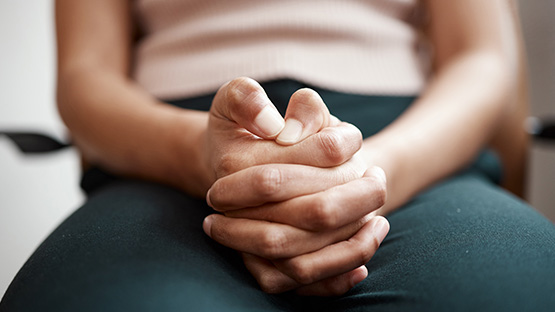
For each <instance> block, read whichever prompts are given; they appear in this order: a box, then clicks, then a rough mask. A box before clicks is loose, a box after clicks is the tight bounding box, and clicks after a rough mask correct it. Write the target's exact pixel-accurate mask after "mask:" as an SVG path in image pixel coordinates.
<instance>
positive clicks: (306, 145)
mask: <svg viewBox="0 0 555 312" xmlns="http://www.w3.org/2000/svg"><path fill="white" fill-rule="evenodd" d="M312 92H313V91H312ZM306 93H310V91H308V90H304V91H303V90H301V91H299V92H297V93H295V94H294V95H293V96H292V98H291V101H290V105H293V106H297V107H298V108H297V109H296V110H298V111H299V112H300V111H302V112H303V113H302V114H299V115H300V116H310V118H306V117H305V118H304V119H303V118H298V119H297V120H298V123H297V124H296V125H295V126H294V127H293V128H294V129H293V130H291V126H289V125H288V126H286V128H285V129H284V120H283V118H282V117H281V115H280V114H279V113H278V111H277V110H276V109H275V107H274V105H273V104H272V103H271V102H270V100H269V99H268V97H267V95H266V93H265V92H264V90H263V89H262V87H261V86H260V85H259V84H258V83H257V82H256V81H254V80H252V79H249V78H237V79H234V80H232V81H230V82H229V83H227V84H225V85H224V86H222V87H221V88H220V90H218V92H217V93H216V96H215V97H214V100H213V102H212V107H211V109H210V113H209V124H208V128H207V130H206V132H205V135H204V136H203V137H204V139H203V140H202V142H200V145H201V147H200V150H201V152H200V154H199V156H198V157H199V163H201V164H202V166H203V168H204V170H203V171H204V172H205V174H204V178H205V179H206V180H208V181H205V184H207V185H212V183H213V182H215V181H216V180H217V179H218V178H221V177H224V176H227V175H229V174H231V173H234V172H237V171H239V170H242V169H245V168H249V167H253V166H256V165H261V164H270V163H274V164H275V163H282V164H299V165H308V166H315V167H321V168H326V167H335V166H339V165H341V164H343V163H345V162H347V161H348V160H349V159H351V158H352V157H353V155H354V154H355V152H357V151H358V150H359V149H360V147H361V144H362V135H361V133H360V131H359V130H358V129H357V128H356V127H354V126H352V125H350V124H347V123H340V122H338V121H337V119H336V118H332V117H330V115H329V112H328V111H327V108H325V105H323V102H322V104H318V103H316V104H315V105H305V104H303V103H304V101H305V100H314V98H313V97H310V96H309V97H307V96H305V94H306ZM319 105H320V106H319ZM321 105H323V106H324V108H325V109H322V107H321ZM300 116H299V117H300ZM332 123H335V124H334V126H333V127H328V126H329V125H332ZM299 124H302V128H301V129H299ZM282 130H283V131H282ZM298 130H300V132H301V134H300V135H298V134H297V132H298ZM282 132H283V133H285V134H287V133H289V134H290V135H285V134H282V135H280V141H281V142H282V144H288V143H293V142H297V141H300V142H298V143H296V144H293V145H288V146H287V145H278V144H276V143H275V141H274V139H275V138H276V137H277V136H278V134H280V133H282ZM311 133H315V134H314V135H311V136H308V134H311ZM362 173H363V171H362V172H361V171H360V170H359V172H358V175H359V177H360V176H361V175H362Z"/></svg>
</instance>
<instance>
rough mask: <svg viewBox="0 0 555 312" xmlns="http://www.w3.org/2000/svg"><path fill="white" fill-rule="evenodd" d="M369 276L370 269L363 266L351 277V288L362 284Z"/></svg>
mask: <svg viewBox="0 0 555 312" xmlns="http://www.w3.org/2000/svg"><path fill="white" fill-rule="evenodd" d="M367 276H368V269H367V268H366V267H365V266H364V265H363V266H361V267H360V269H359V270H356V271H355V274H353V276H351V287H355V285H356V284H358V283H360V282H362V281H363V280H364V279H365V278H366V277H367Z"/></svg>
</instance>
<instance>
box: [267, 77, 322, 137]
mask: <svg viewBox="0 0 555 312" xmlns="http://www.w3.org/2000/svg"><path fill="white" fill-rule="evenodd" d="M329 124H330V112H329V110H328V108H327V107H326V105H325V104H324V101H323V100H322V98H321V97H320V95H318V93H317V92H316V91H314V90H312V89H308V88H304V89H300V90H298V91H296V92H295V93H293V95H292V96H291V99H290V100H289V105H288V106H287V112H286V113H285V127H284V128H283V130H282V131H281V132H280V134H279V136H278V137H277V138H276V142H278V143H279V144H282V145H292V144H295V143H297V142H299V141H302V140H304V139H305V138H306V137H307V136H309V135H311V134H314V133H316V132H318V131H320V130H321V129H323V128H324V127H327V126H328V125H329Z"/></svg>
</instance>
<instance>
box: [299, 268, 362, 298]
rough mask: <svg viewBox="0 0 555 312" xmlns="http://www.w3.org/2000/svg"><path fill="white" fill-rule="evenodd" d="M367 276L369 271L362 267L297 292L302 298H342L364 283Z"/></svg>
mask: <svg viewBox="0 0 555 312" xmlns="http://www.w3.org/2000/svg"><path fill="white" fill-rule="evenodd" d="M367 276H368V269H367V268H366V266H364V265H361V266H359V267H358V268H356V269H354V270H352V271H349V272H347V273H343V274H340V275H337V276H334V277H330V278H327V279H324V280H321V281H318V282H316V283H313V284H310V285H306V286H302V287H299V288H297V289H296V290H295V292H296V293H297V295H301V296H340V295H343V294H344V293H346V292H348V291H349V290H350V289H351V288H353V287H355V286H356V284H358V283H360V282H362V281H363V280H364V279H365V278H366V277H367Z"/></svg>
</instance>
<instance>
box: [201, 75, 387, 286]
mask: <svg viewBox="0 0 555 312" xmlns="http://www.w3.org/2000/svg"><path fill="white" fill-rule="evenodd" d="M361 144H362V135H361V133H360V131H359V130H358V129H357V128H356V127H354V126H353V125H350V124H348V123H344V122H340V121H339V120H338V119H337V118H335V117H333V116H331V115H330V113H329V111H328V109H327V107H326V105H325V104H324V102H323V101H322V99H321V98H320V97H319V95H318V94H317V93H316V92H314V91H312V90H310V89H301V90H299V91H297V92H296V93H295V94H293V95H292V96H291V99H290V102H289V105H288V108H287V112H286V115H285V123H284V120H283V118H282V117H281V115H280V114H279V113H278V111H277V110H276V109H275V107H274V106H273V104H272V103H271V102H270V100H269V99H268V97H267V95H266V93H265V92H264V90H263V89H262V87H261V86H260V85H259V84H258V83H257V82H255V81H254V80H252V79H249V78H237V79H234V80H232V81H230V82H229V83H227V84H225V85H224V86H222V87H221V88H220V90H219V91H218V92H217V94H216V96H215V97H214V100H213V102H212V107H211V110H210V114H209V126H208V129H207V130H206V132H205V134H204V138H203V144H202V150H203V155H204V156H205V157H203V159H204V160H205V163H204V167H205V170H206V175H207V176H209V177H210V179H211V181H214V182H213V184H212V187H211V188H210V190H209V191H208V193H207V197H206V200H207V203H208V205H209V206H211V207H212V208H213V209H215V210H216V211H218V212H220V213H218V214H212V215H210V216H208V217H206V219H205V220H204V223H203V228H204V231H205V232H206V234H207V235H209V236H210V237H211V238H212V239H214V240H215V241H217V242H218V243H220V244H223V245H225V246H227V247H230V248H233V249H235V250H237V251H239V252H241V254H242V256H243V260H244V263H245V265H246V267H247V269H248V270H249V271H250V272H251V274H252V275H253V276H254V277H255V278H256V280H257V282H258V284H259V285H260V286H261V288H262V289H263V290H264V291H266V292H268V293H280V292H285V291H289V290H295V291H296V292H297V293H298V294H301V295H318V296H329V295H340V294H343V293H345V292H347V291H348V290H349V289H351V288H352V287H354V286H355V285H356V284H357V283H359V282H361V281H362V280H363V279H365V278H366V276H367V275H368V271H367V269H366V267H365V266H364V264H365V263H366V262H368V261H369V260H370V258H371V257H372V256H373V255H374V253H375V252H376V250H377V248H378V247H379V245H380V243H381V242H382V240H383V239H384V238H385V236H386V234H387V232H388V231H389V224H388V222H387V220H386V219H385V218H383V217H381V216H377V215H376V214H375V211H376V209H378V208H379V207H381V206H382V205H383V204H384V202H385V194H386V191H385V190H386V181H385V174H384V172H383V170H381V169H380V168H378V167H372V168H370V169H368V168H367V165H366V163H365V160H364V159H363V157H362V155H360V153H359V150H360V147H361Z"/></svg>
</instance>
